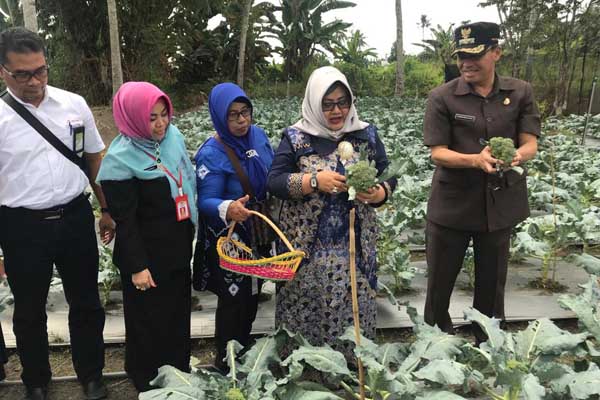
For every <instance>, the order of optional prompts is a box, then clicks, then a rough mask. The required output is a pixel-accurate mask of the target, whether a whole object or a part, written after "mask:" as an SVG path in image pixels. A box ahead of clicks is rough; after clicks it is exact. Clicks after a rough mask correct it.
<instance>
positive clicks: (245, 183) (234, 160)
mask: <svg viewBox="0 0 600 400" xmlns="http://www.w3.org/2000/svg"><path fill="white" fill-rule="evenodd" d="M214 137H215V140H216V141H217V142H219V143H221V144H222V145H223V148H224V149H225V153H227V157H229V161H231V165H233V169H234V170H235V173H236V174H237V176H238V178H239V180H240V183H241V184H242V189H244V192H246V194H247V195H248V196H250V198H251V199H252V198H253V197H254V190H252V185H250V180H249V179H248V175H246V173H245V172H244V169H243V168H242V165H241V164H240V160H239V159H238V157H237V156H236V155H235V152H234V151H233V149H232V148H231V147H229V146H228V145H227V144H225V142H223V140H222V139H221V137H220V136H219V135H215V136H214Z"/></svg>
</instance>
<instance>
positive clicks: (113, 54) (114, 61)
mask: <svg viewBox="0 0 600 400" xmlns="http://www.w3.org/2000/svg"><path fill="white" fill-rule="evenodd" d="M106 4H107V7H108V29H109V32H110V64H111V71H112V89H113V95H114V94H115V93H116V92H117V90H119V88H120V87H121V85H122V84H123V68H122V67H121V37H120V36H119V19H118V17H117V1H116V0H106Z"/></svg>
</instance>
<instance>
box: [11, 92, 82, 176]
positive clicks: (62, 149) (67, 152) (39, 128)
mask: <svg viewBox="0 0 600 400" xmlns="http://www.w3.org/2000/svg"><path fill="white" fill-rule="evenodd" d="M0 98H1V99H2V100H4V102H5V103H6V104H8V105H9V106H10V108H12V109H13V110H14V111H15V112H16V113H17V114H19V115H20V116H21V118H23V119H24V120H25V122H27V123H28V124H29V125H30V126H31V127H32V128H33V129H34V130H35V131H36V132H37V133H39V134H40V135H41V136H42V137H43V138H44V139H46V141H47V142H48V143H50V144H51V145H52V147H54V148H55V149H56V150H58V152H59V153H60V154H62V155H63V156H65V157H66V158H67V159H68V160H69V161H71V162H72V163H73V164H75V165H77V166H78V167H79V168H81V170H82V171H83V172H84V173H85V172H86V171H85V165H84V161H83V158H82V157H79V156H77V155H76V154H75V152H73V151H72V150H71V149H69V148H68V147H67V146H65V144H64V143H63V142H62V141H61V140H60V139H59V138H57V137H56V136H55V135H54V134H53V133H52V132H51V131H50V129H48V128H46V126H45V125H44V124H42V123H41V122H40V120H39V119H37V118H36V117H35V116H34V115H33V114H32V113H30V112H29V110H27V109H26V108H25V107H23V105H22V104H21V103H19V102H18V101H16V100H15V99H14V98H13V97H12V96H11V95H10V94H9V93H8V91H5V92H3V93H2V94H0Z"/></svg>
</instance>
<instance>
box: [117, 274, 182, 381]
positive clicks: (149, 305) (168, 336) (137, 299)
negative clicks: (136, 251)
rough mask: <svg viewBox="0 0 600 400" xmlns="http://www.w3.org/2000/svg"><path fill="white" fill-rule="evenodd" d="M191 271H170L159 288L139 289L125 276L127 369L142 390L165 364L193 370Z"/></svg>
mask: <svg viewBox="0 0 600 400" xmlns="http://www.w3.org/2000/svg"><path fill="white" fill-rule="evenodd" d="M190 280H191V277H190V270H189V269H181V270H174V271H171V272H170V274H169V275H168V276H165V275H163V276H162V278H161V279H159V280H156V279H155V282H156V284H157V287H155V288H152V289H148V290H145V291H141V290H138V289H136V288H135V287H134V286H133V284H132V282H131V276H127V277H125V278H122V279H121V281H122V285H123V311H124V314H125V336H126V338H125V371H126V372H127V374H128V375H129V377H130V378H131V379H133V382H134V384H135V386H136V388H137V389H138V390H139V391H145V390H148V389H149V386H148V385H149V382H150V380H152V379H153V378H154V377H156V375H157V372H158V371H157V370H158V368H159V367H161V366H163V365H172V366H174V367H176V368H178V369H179V370H181V371H186V372H188V371H189V369H190V351H191V341H190V315H191V287H190V283H191V282H190Z"/></svg>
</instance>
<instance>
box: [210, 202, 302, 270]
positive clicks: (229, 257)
mask: <svg viewBox="0 0 600 400" xmlns="http://www.w3.org/2000/svg"><path fill="white" fill-rule="evenodd" d="M249 212H250V213H251V214H254V215H256V216H258V217H260V218H262V219H263V220H264V221H265V222H266V223H267V224H269V226H270V227H271V228H273V230H274V231H275V232H276V233H277V235H278V236H279V237H280V238H281V240H282V241H283V243H285V245H286V246H287V248H288V249H289V251H287V252H285V253H282V254H278V255H276V256H273V257H268V258H265V257H262V256H260V255H259V254H256V253H255V252H253V251H252V249H251V248H249V247H248V246H246V245H245V244H244V243H242V242H240V241H238V240H234V239H232V235H233V230H234V228H235V222H234V223H233V224H231V227H230V228H229V232H228V233H227V236H222V237H220V238H219V240H218V241H217V253H219V265H220V267H221V268H223V269H225V270H228V271H232V272H235V273H238V274H242V275H250V276H255V277H257V278H261V279H269V280H272V281H289V280H292V279H293V278H294V275H295V274H296V270H297V269H298V266H299V265H300V262H302V258H303V257H304V256H305V254H304V252H303V251H300V250H294V248H293V247H292V244H291V243H290V242H289V241H288V240H287V238H286V237H285V235H284V234H283V232H281V231H280V230H279V228H277V226H276V225H275V224H274V223H273V222H272V221H271V220H270V219H269V218H267V217H266V216H264V215H262V214H261V213H259V212H256V211H252V210H249Z"/></svg>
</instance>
